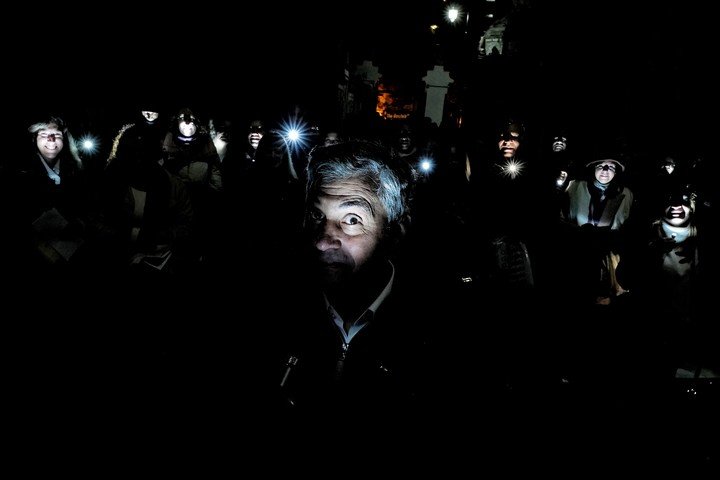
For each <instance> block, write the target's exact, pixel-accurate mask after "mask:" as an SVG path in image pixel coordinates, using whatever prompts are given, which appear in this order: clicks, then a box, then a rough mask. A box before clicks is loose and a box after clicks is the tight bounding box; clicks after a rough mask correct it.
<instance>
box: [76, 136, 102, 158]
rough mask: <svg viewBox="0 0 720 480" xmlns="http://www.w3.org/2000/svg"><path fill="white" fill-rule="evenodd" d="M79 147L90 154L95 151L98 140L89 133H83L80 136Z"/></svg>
mask: <svg viewBox="0 0 720 480" xmlns="http://www.w3.org/2000/svg"><path fill="white" fill-rule="evenodd" d="M80 148H82V149H83V151H84V152H85V153H88V154H90V155H92V154H93V153H95V152H97V149H98V141H97V140H96V139H95V137H93V136H92V135H90V134H87V135H83V136H82V138H80Z"/></svg>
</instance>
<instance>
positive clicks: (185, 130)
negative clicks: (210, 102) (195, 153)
mask: <svg viewBox="0 0 720 480" xmlns="http://www.w3.org/2000/svg"><path fill="white" fill-rule="evenodd" d="M178 129H179V130H180V133H181V134H183V135H184V136H186V137H192V136H193V135H195V132H197V127H196V126H195V122H192V121H191V122H189V123H188V122H186V121H184V120H181V121H180V123H179V125H178Z"/></svg>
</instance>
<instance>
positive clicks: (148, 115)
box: [140, 110, 160, 123]
mask: <svg viewBox="0 0 720 480" xmlns="http://www.w3.org/2000/svg"><path fill="white" fill-rule="evenodd" d="M140 113H141V114H142V116H143V117H145V120H146V121H147V122H148V123H153V122H154V121H155V120H157V119H158V117H160V113H158V112H151V111H150V110H143V111H142V112H140Z"/></svg>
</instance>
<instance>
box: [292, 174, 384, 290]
mask: <svg viewBox="0 0 720 480" xmlns="http://www.w3.org/2000/svg"><path fill="white" fill-rule="evenodd" d="M385 219H386V215H385V209H384V208H383V206H382V204H381V203H380V201H379V199H378V198H377V196H376V195H375V193H373V191H372V189H370V188H368V187H367V186H366V185H364V184H363V183H362V182H360V181H359V180H352V179H351V180H345V181H342V182H337V183H332V184H329V185H325V186H324V187H323V188H322V192H321V193H320V195H318V196H317V197H316V198H315V201H314V203H313V205H312V207H310V210H309V211H308V212H307V218H306V225H307V226H308V227H309V228H310V229H311V231H312V234H313V237H312V238H313V242H314V246H315V251H316V253H317V254H318V260H319V266H320V268H321V273H322V277H323V280H324V281H325V282H326V283H328V284H338V283H341V282H343V280H346V279H348V278H349V277H352V276H353V275H355V274H356V273H357V272H358V271H359V270H361V269H362V268H363V267H364V266H366V265H367V264H368V262H369V261H370V260H371V259H372V258H373V255H374V254H375V253H376V251H377V248H378V245H379V244H380V240H381V238H382V232H383V227H384V225H385V221H386V220H385Z"/></svg>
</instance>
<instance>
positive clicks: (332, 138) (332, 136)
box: [325, 132, 340, 147]
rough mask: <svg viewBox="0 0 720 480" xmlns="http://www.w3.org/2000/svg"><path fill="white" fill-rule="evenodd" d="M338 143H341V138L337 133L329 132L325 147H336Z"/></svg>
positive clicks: (326, 136)
mask: <svg viewBox="0 0 720 480" xmlns="http://www.w3.org/2000/svg"><path fill="white" fill-rule="evenodd" d="M337 143H340V136H339V135H338V133H337V132H328V133H327V135H325V146H326V147H327V146H328V145H335V144H337Z"/></svg>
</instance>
